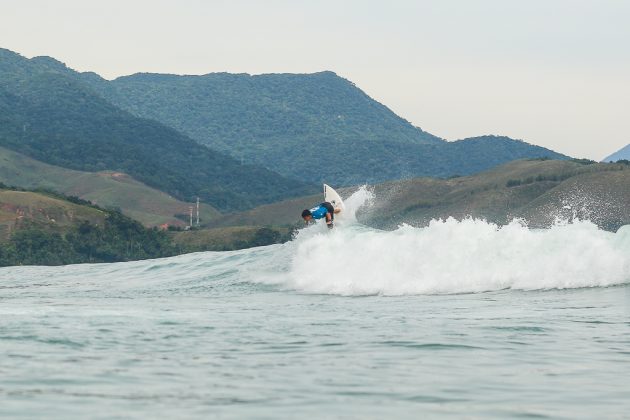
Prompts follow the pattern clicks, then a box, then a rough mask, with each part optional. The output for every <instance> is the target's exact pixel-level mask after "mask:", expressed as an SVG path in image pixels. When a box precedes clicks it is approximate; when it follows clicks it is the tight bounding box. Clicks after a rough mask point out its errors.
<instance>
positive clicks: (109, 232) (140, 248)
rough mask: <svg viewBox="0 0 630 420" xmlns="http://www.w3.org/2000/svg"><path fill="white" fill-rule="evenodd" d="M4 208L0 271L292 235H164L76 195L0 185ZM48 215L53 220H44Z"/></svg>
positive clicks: (236, 245) (256, 230) (253, 231)
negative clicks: (8, 268)
mask: <svg viewBox="0 0 630 420" xmlns="http://www.w3.org/2000/svg"><path fill="white" fill-rule="evenodd" d="M7 192H18V194H17V195H16V194H7ZM16 197H19V199H16ZM12 198H13V199H14V200H13V201H12V200H11V199H12ZM3 208H5V209H10V208H11V209H13V210H12V211H11V212H9V214H10V213H13V215H12V216H10V215H9V216H8V217H7V215H8V213H7V212H6V211H4V212H3V211H0V267H2V266H11V265H63V264H77V263H101V262H118V261H132V260H141V259H147V258H160V257H167V256H172V255H176V254H182V253H185V252H196V251H208V250H212V251H223V250H231V249H240V248H249V247H253V246H262V245H270V244H273V243H278V242H283V241H286V240H288V239H289V238H290V235H291V232H290V231H289V230H288V229H286V228H280V230H278V229H275V228H271V227H246V228H238V229H210V230H204V229H193V230H189V231H183V230H181V229H179V230H177V231H168V232H167V231H162V230H157V229H155V228H146V227H144V226H142V225H141V224H140V223H139V222H137V221H135V220H133V219H131V218H129V217H126V216H124V215H123V214H122V213H120V212H119V211H118V210H116V209H112V208H107V209H105V208H102V207H99V206H96V205H94V204H92V203H90V202H89V201H86V200H83V199H81V198H78V197H73V196H65V195H63V194H60V193H57V192H54V191H50V190H46V189H38V190H36V191H35V190H25V189H23V188H16V187H8V186H6V185H4V184H2V183H0V209H3ZM15 210H19V211H18V212H15ZM18 215H19V216H18ZM51 215H55V217H54V218H52V217H48V216H51Z"/></svg>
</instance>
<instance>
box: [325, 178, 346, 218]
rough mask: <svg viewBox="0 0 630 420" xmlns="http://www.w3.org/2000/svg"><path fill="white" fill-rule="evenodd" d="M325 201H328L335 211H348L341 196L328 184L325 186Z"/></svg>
mask: <svg viewBox="0 0 630 420" xmlns="http://www.w3.org/2000/svg"><path fill="white" fill-rule="evenodd" d="M324 201H328V202H329V203H330V204H332V206H333V207H334V208H335V209H340V210H341V211H342V212H343V211H344V210H345V209H346V206H345V205H344V204H343V200H342V199H341V196H340V195H339V194H337V191H335V190H334V189H332V188H331V186H330V185H327V184H324Z"/></svg>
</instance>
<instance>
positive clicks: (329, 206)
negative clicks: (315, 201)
mask: <svg viewBox="0 0 630 420" xmlns="http://www.w3.org/2000/svg"><path fill="white" fill-rule="evenodd" d="M320 206H323V207H326V210H328V213H330V220H335V208H334V207H333V206H332V204H330V203H329V202H328V201H324V202H323V203H322V204H320Z"/></svg>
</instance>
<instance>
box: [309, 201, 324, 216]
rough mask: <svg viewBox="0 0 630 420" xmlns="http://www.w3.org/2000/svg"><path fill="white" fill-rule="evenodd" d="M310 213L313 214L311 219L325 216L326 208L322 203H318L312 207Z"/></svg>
mask: <svg viewBox="0 0 630 420" xmlns="http://www.w3.org/2000/svg"><path fill="white" fill-rule="evenodd" d="M310 212H311V215H312V216H313V219H321V218H324V217H326V213H328V209H327V208H326V207H324V206H323V204H320V205H319V206H317V207H313V208H312V209H311V210H310Z"/></svg>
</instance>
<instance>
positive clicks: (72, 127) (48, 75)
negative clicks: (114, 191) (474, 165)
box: [0, 49, 312, 210]
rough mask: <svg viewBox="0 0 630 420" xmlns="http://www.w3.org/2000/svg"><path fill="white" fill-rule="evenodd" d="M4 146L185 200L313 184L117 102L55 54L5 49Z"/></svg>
mask: <svg viewBox="0 0 630 420" xmlns="http://www.w3.org/2000/svg"><path fill="white" fill-rule="evenodd" d="M0 146H2V147H5V148H7V149H11V150H14V151H17V152H19V153H22V154H25V155H27V156H29V157H32V158H34V159H37V160H40V161H42V162H46V163H49V164H53V165H57V166H62V167H65V168H70V169H75V170H82V171H90V172H96V171H103V170H112V171H121V172H124V173H127V174H129V175H131V176H133V177H134V178H136V179H137V180H139V181H141V182H143V183H145V184H146V185H148V186H151V187H155V188H158V189H160V190H163V191H166V192H168V193H169V194H171V195H173V196H174V197H176V198H178V199H182V200H191V199H192V198H193V197H195V196H197V195H198V196H200V197H201V198H202V200H203V201H204V202H207V203H209V204H211V205H212V206H214V207H216V208H218V209H220V210H234V209H244V208H248V207H252V206H254V205H256V204H260V203H265V202H272V201H275V200H278V199H281V198H285V197H290V196H296V195H299V194H304V193H305V192H308V191H310V190H312V187H310V186H309V185H307V184H305V183H302V182H299V181H293V180H290V179H288V178H285V177H282V176H280V175H278V174H276V173H274V172H272V171H270V170H268V169H264V168H262V167H257V166H253V165H243V164H241V163H240V162H239V161H237V160H235V159H233V158H231V157H228V156H227V155H224V154H221V153H218V152H216V151H213V150H210V149H208V148H207V147H204V146H201V145H199V144H198V143H197V142H195V141H194V140H192V139H190V138H188V137H186V136H185V135H183V134H181V133H179V132H178V131H176V130H174V129H173V128H170V127H167V126H165V125H163V124H161V123H159V122H156V121H153V120H148V119H143V118H139V117H137V116H134V115H132V114H131V113H129V112H127V111H123V110H121V109H119V108H118V107H116V106H114V105H112V104H111V103H109V102H108V101H106V100H105V99H103V98H102V97H101V96H99V95H97V94H96V93H95V92H94V91H92V90H91V89H90V88H89V87H87V86H86V84H85V83H84V82H82V81H80V80H78V73H75V72H73V71H72V70H69V69H67V68H66V67H65V66H64V65H63V64H61V63H59V62H57V61H55V60H52V59H50V58H36V59H32V60H28V59H25V58H24V57H22V56H20V55H18V54H15V53H13V52H11V51H8V50H4V49H0Z"/></svg>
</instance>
